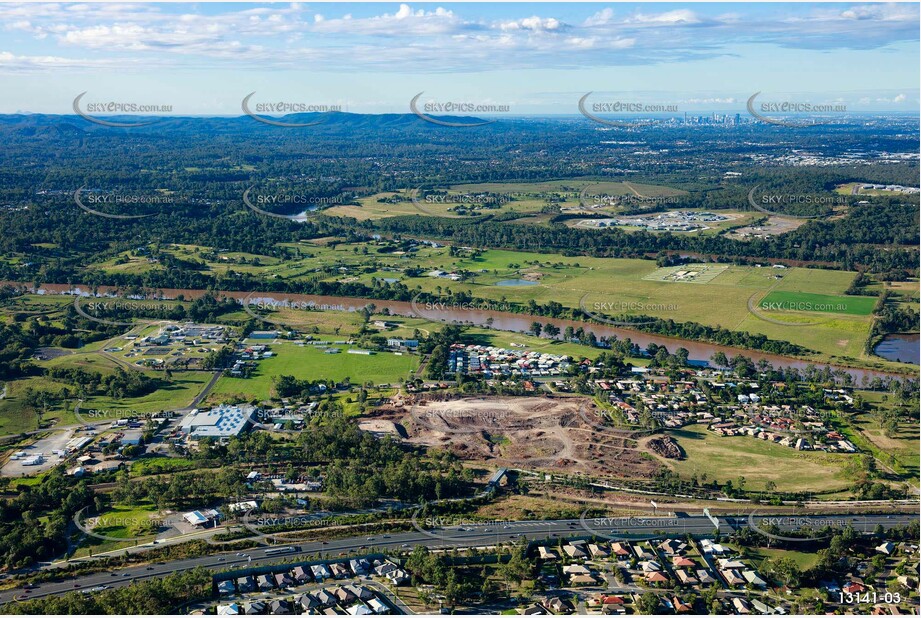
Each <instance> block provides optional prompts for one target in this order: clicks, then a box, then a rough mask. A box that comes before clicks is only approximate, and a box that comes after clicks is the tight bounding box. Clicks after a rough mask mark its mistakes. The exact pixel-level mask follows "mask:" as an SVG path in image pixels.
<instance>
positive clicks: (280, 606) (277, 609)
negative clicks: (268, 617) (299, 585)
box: [269, 599, 293, 616]
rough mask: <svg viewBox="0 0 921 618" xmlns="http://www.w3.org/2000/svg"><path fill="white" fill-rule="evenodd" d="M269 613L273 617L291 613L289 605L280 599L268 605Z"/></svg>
mask: <svg viewBox="0 0 921 618" xmlns="http://www.w3.org/2000/svg"><path fill="white" fill-rule="evenodd" d="M269 612H270V613H271V614H273V615H275V616H283V615H287V614H291V613H293V612H292V610H291V603H290V602H288V601H285V600H282V599H277V600H275V601H272V602H271V603H269Z"/></svg>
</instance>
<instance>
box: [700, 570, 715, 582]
mask: <svg viewBox="0 0 921 618" xmlns="http://www.w3.org/2000/svg"><path fill="white" fill-rule="evenodd" d="M697 581H699V582H700V583H701V585H703V584H712V583H713V582H715V581H716V580H715V579H713V578H712V577H711V576H710V573H709V572H708V571H707V569H697Z"/></svg>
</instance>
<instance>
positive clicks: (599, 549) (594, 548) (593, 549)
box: [588, 543, 611, 558]
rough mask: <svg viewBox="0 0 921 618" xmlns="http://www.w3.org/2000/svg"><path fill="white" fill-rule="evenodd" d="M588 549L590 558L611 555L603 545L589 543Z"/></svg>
mask: <svg viewBox="0 0 921 618" xmlns="http://www.w3.org/2000/svg"><path fill="white" fill-rule="evenodd" d="M588 551H589V552H590V553H591V554H592V558H607V557H608V556H610V555H611V552H610V551H608V550H607V548H606V547H604V546H603V545H596V544H595V543H591V544H590V545H589V546H588Z"/></svg>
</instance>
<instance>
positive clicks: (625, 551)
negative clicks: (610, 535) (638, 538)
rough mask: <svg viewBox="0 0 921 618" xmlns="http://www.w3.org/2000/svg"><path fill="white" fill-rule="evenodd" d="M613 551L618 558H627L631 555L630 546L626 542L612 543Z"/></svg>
mask: <svg viewBox="0 0 921 618" xmlns="http://www.w3.org/2000/svg"><path fill="white" fill-rule="evenodd" d="M611 553H612V554H614V555H615V556H617V558H618V559H621V558H626V557H628V556H629V555H630V546H629V545H626V544H624V543H612V544H611Z"/></svg>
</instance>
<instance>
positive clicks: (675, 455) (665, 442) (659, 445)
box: [647, 436, 684, 459]
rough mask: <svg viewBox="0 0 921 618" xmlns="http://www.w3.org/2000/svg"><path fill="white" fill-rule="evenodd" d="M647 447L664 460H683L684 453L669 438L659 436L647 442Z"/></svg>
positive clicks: (673, 440) (672, 439)
mask: <svg viewBox="0 0 921 618" xmlns="http://www.w3.org/2000/svg"><path fill="white" fill-rule="evenodd" d="M647 446H649V448H650V449H651V450H652V452H654V453H655V454H656V455H659V456H660V457H665V458H666V459H684V451H682V450H681V447H680V446H678V443H677V442H675V439H674V438H672V437H671V436H659V437H656V438H653V439H652V440H650V441H649V442H647Z"/></svg>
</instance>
